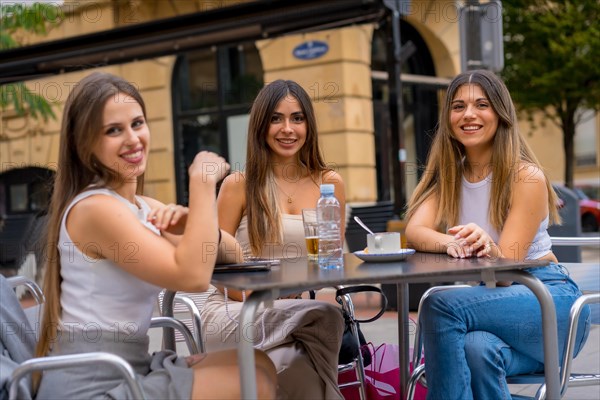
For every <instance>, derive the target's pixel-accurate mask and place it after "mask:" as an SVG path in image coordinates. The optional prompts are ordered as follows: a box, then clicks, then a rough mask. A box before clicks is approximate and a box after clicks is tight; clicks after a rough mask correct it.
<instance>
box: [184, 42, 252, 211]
mask: <svg viewBox="0 0 600 400" xmlns="http://www.w3.org/2000/svg"><path fill="white" fill-rule="evenodd" d="M262 86H263V69H262V64H261V61H260V56H259V54H258V51H257V50H256V47H255V46H254V43H249V44H239V45H235V46H223V47H216V48H210V49H204V50H199V51H194V52H189V53H186V54H184V55H182V56H180V57H179V58H178V60H177V63H176V65H175V69H174V72H173V88H174V91H173V122H174V128H175V129H174V130H175V132H174V141H175V175H176V190H177V201H178V202H179V203H181V204H187V201H188V193H187V188H188V175H187V168H188V166H189V165H190V164H191V162H192V161H193V159H194V157H195V155H196V154H197V153H198V152H199V151H202V150H210V151H214V152H216V153H218V154H220V155H222V156H224V157H225V158H226V159H227V160H228V161H229V162H230V164H232V166H236V165H237V166H240V168H237V169H241V168H242V167H243V161H245V147H246V143H245V140H244V135H245V133H246V132H245V131H246V129H247V125H245V124H244V121H246V120H245V119H244V118H243V117H244V116H245V115H247V114H248V113H249V111H250V107H251V106H252V101H253V100H254V97H255V96H256V94H257V93H258V91H259V90H260V89H261V88H262ZM233 138H235V140H230V139H233ZM241 141H243V143H241ZM241 146H243V149H241Z"/></svg>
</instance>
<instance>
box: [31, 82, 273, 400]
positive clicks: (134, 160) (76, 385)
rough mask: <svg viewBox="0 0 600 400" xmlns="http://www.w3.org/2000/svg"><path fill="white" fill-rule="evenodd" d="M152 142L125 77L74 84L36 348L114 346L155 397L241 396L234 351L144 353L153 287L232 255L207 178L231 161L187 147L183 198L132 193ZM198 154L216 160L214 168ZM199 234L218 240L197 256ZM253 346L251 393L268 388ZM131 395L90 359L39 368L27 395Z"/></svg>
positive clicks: (193, 277)
mask: <svg viewBox="0 0 600 400" xmlns="http://www.w3.org/2000/svg"><path fill="white" fill-rule="evenodd" d="M149 150H150V132H149V129H148V125H147V122H146V110H145V106H144V102H143V99H142V98H141V96H140V93H139V92H138V91H137V89H136V88H135V86H134V85H133V84H131V83H129V82H127V81H125V80H124V79H122V78H119V77H117V76H114V75H110V74H106V73H100V72H96V73H93V74H91V75H89V76H87V77H85V78H84V79H82V80H81V81H80V82H79V83H78V85H77V86H75V87H74V88H73V90H72V92H71V93H70V94H69V97H68V99H67V101H66V104H65V108H64V114H63V121H62V127H61V138H60V150H59V160H58V168H57V174H56V181H55V184H54V192H53V195H52V200H51V204H50V212H49V222H48V247H47V249H48V263H47V267H46V268H47V270H46V273H45V279H46V282H45V286H44V287H45V296H46V303H45V309H44V317H43V322H42V327H41V329H40V332H41V337H40V341H39V343H38V348H37V351H36V353H37V355H38V356H45V355H47V354H76V353H80V352H90V351H108V352H111V353H114V354H117V355H119V356H121V357H123V358H124V359H126V360H127V361H129V362H130V363H131V365H132V367H133V368H134V369H135V371H136V373H137V374H138V375H139V377H140V379H139V381H140V384H141V385H142V388H143V390H144V393H145V394H146V396H147V397H148V398H152V399H190V398H200V397H201V398H236V397H238V398H239V396H240V385H239V382H238V380H236V379H231V376H232V375H233V376H235V375H236V374H237V373H239V372H238V366H237V361H236V352H235V351H226V352H219V353H212V354H200V355H196V356H193V357H190V358H187V359H185V358H181V357H177V355H176V354H174V353H173V352H158V353H154V354H153V355H152V356H151V355H150V354H149V353H148V335H147V329H148V326H149V324H150V318H151V316H152V310H153V307H154V305H155V304H156V300H157V297H156V296H157V294H158V292H159V291H160V289H161V288H164V287H166V288H169V289H172V290H183V291H201V290H206V289H207V287H208V285H209V282H210V278H211V275H212V270H213V267H214V265H215V263H216V262H217V260H219V259H226V258H229V260H230V261H237V260H238V259H240V258H241V253H240V254H232V253H229V255H228V254H226V253H224V252H222V249H223V248H224V247H225V246H228V245H230V246H233V244H234V243H235V239H234V238H233V237H232V236H231V235H229V234H227V233H226V232H221V231H220V230H219V227H218V223H217V214H216V211H215V210H216V204H215V196H216V185H217V183H218V181H220V180H221V179H222V178H223V177H224V176H225V175H226V174H227V172H228V169H229V165H228V164H227V163H226V162H225V160H224V159H223V158H221V157H219V156H218V155H216V154H214V153H209V152H201V153H199V154H198V155H197V156H196V158H195V159H194V162H193V163H192V165H191V166H190V167H189V176H190V184H189V190H190V208H189V210H188V209H187V208H186V207H182V206H177V205H174V204H170V205H165V204H163V203H161V202H159V201H158V200H155V199H151V198H149V197H145V196H142V195H141V189H142V184H143V176H144V172H145V170H146V166H147V158H148V154H149ZM207 164H210V165H212V166H214V167H213V168H210V171H211V173H206V171H208V169H207V168H205V166H206V165H207ZM186 223H188V224H189V227H188V228H187V229H185V232H184V231H183V227H184V226H185V224H186ZM198 243H215V244H217V246H219V248H220V250H219V252H218V253H217V252H214V251H213V252H210V253H209V252H207V253H205V254H202V257H199V256H198V245H197V244H198ZM92 329H93V331H92V332H91V333H90V330H92ZM90 337H92V338H93V339H90ZM256 356H257V358H256V369H257V385H258V386H257V387H258V391H259V396H261V397H265V398H274V397H275V386H276V382H275V379H276V377H275V369H274V367H273V364H272V362H271V361H270V359H269V358H268V357H267V356H266V355H265V354H264V353H262V352H260V351H257V354H256ZM225 381H227V382H228V383H227V385H223V384H221V382H225ZM65 382H68V385H66V384H65ZM129 396H130V393H129V392H128V390H127V388H126V387H125V386H124V385H123V378H122V377H121V376H120V375H119V374H115V373H114V372H113V371H111V370H110V368H103V367H101V366H100V367H98V366H97V365H94V366H90V367H81V366H80V367H78V368H77V369H66V370H62V371H60V372H55V371H50V372H47V373H44V375H43V378H42V380H41V383H40V386H39V391H38V395H37V397H36V398H38V399H44V398H52V399H56V398H79V399H84V398H109V397H110V398H129Z"/></svg>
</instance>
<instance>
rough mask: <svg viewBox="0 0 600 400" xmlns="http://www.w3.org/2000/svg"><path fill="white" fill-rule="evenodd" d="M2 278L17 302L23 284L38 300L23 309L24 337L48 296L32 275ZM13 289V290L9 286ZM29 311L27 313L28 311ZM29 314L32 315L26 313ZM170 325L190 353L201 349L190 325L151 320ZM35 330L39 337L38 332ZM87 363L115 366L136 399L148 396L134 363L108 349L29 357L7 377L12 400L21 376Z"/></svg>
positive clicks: (159, 324)
mask: <svg viewBox="0 0 600 400" xmlns="http://www.w3.org/2000/svg"><path fill="white" fill-rule="evenodd" d="M1 280H6V285H4V283H2V282H0V283H2V285H3V286H5V287H6V286H8V287H9V288H11V289H13V290H12V292H13V295H14V296H15V301H16V302H18V301H19V300H18V299H17V298H16V294H15V293H14V289H15V288H17V287H20V286H24V287H26V288H27V289H28V291H29V292H30V293H31V295H32V297H33V300H34V301H35V305H34V306H33V307H29V309H27V310H23V311H24V314H25V315H24V316H25V318H26V319H27V320H23V321H22V322H21V323H20V324H19V327H18V329H20V333H18V332H17V333H18V334H19V335H20V336H18V337H21V338H24V336H25V335H27V334H29V333H30V332H33V330H32V329H31V328H30V327H29V320H31V318H34V320H35V321H39V316H40V315H41V309H42V307H43V305H44V302H45V297H44V294H43V292H42V290H41V288H40V287H39V286H38V284H37V283H36V282H35V281H33V280H31V279H29V278H25V277H23V276H14V277H10V278H4V277H2V276H0V281H1ZM9 290H10V289H9ZM1 306H3V307H4V306H6V305H5V304H2V305H1ZM28 310H29V312H26V311H28ZM31 310H33V312H31ZM27 314H29V315H27ZM34 326H36V327H37V326H39V324H37V323H36V324H35V325H34ZM165 326H168V327H171V328H174V329H178V330H180V331H181V332H182V335H183V336H182V337H183V340H185V342H186V343H187V344H188V346H189V351H190V353H192V354H194V353H197V352H198V348H197V346H196V345H195V343H194V340H193V338H192V335H191V332H190V331H189V330H188V328H187V327H186V326H185V325H183V324H181V322H179V321H177V320H174V319H170V318H164V317H158V318H153V319H152V322H151V327H165ZM35 333H36V340H37V338H38V336H37V335H38V333H37V332H35ZM30 350H31V352H33V349H30ZM86 364H96V365H98V364H103V365H105V366H107V367H110V368H114V369H115V370H116V371H118V372H119V373H120V374H121V375H123V378H124V380H125V383H126V385H127V386H128V387H129V390H130V391H131V395H132V397H133V398H136V399H145V396H144V393H143V390H142V387H141V386H140V384H139V382H138V381H137V376H136V373H135V371H134V369H133V368H132V367H131V365H130V364H129V363H128V362H127V361H125V359H123V358H122V357H120V356H117V355H115V354H111V353H105V352H90V353H83V354H73V355H60V356H47V357H37V358H30V359H28V360H25V361H23V362H21V363H20V364H19V365H18V366H17V367H16V368H15V369H14V370H13V371H12V374H11V376H10V379H9V380H8V389H9V399H10V400H13V399H17V398H18V397H19V395H21V396H23V393H22V392H21V391H20V390H19V387H21V390H23V386H22V385H21V386H20V382H21V380H22V379H24V378H25V377H26V376H28V375H29V374H31V373H32V372H35V371H43V370H52V369H61V368H73V367H76V366H79V365H86Z"/></svg>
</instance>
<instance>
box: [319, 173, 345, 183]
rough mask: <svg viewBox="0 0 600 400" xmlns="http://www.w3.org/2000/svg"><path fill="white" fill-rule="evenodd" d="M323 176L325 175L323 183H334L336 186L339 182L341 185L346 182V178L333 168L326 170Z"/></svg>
mask: <svg viewBox="0 0 600 400" xmlns="http://www.w3.org/2000/svg"><path fill="white" fill-rule="evenodd" d="M322 176H323V183H333V184H334V185H336V186H337V185H338V184H340V185H343V184H344V180H343V179H342V176H341V175H340V174H339V173H337V172H336V171H334V170H332V169H330V170H326V171H324V172H323V175H322Z"/></svg>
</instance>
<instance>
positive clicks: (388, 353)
mask: <svg viewBox="0 0 600 400" xmlns="http://www.w3.org/2000/svg"><path fill="white" fill-rule="evenodd" d="M369 348H370V350H371V357H372V360H373V361H372V362H371V365H369V366H368V367H365V386H366V392H367V400H400V393H399V392H400V389H399V388H400V373H399V366H398V360H399V358H398V355H399V347H398V345H396V344H387V343H384V344H381V345H379V346H377V348H375V347H374V346H373V344H371V343H370V346H369ZM411 353H412V349H411ZM411 358H412V354H411ZM412 369H413V367H412V363H411V366H410V370H411V372H412ZM354 376H355V372H354V371H346V372H343V373H341V374H340V375H339V377H338V381H339V383H346V382H351V381H353V380H355V378H354ZM342 394H343V395H344V399H345V400H359V399H360V395H359V392H358V387H349V388H346V389H342ZM426 395H427V389H426V388H424V387H423V386H421V385H420V384H417V387H416V390H415V396H414V399H415V400H425V397H426Z"/></svg>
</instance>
